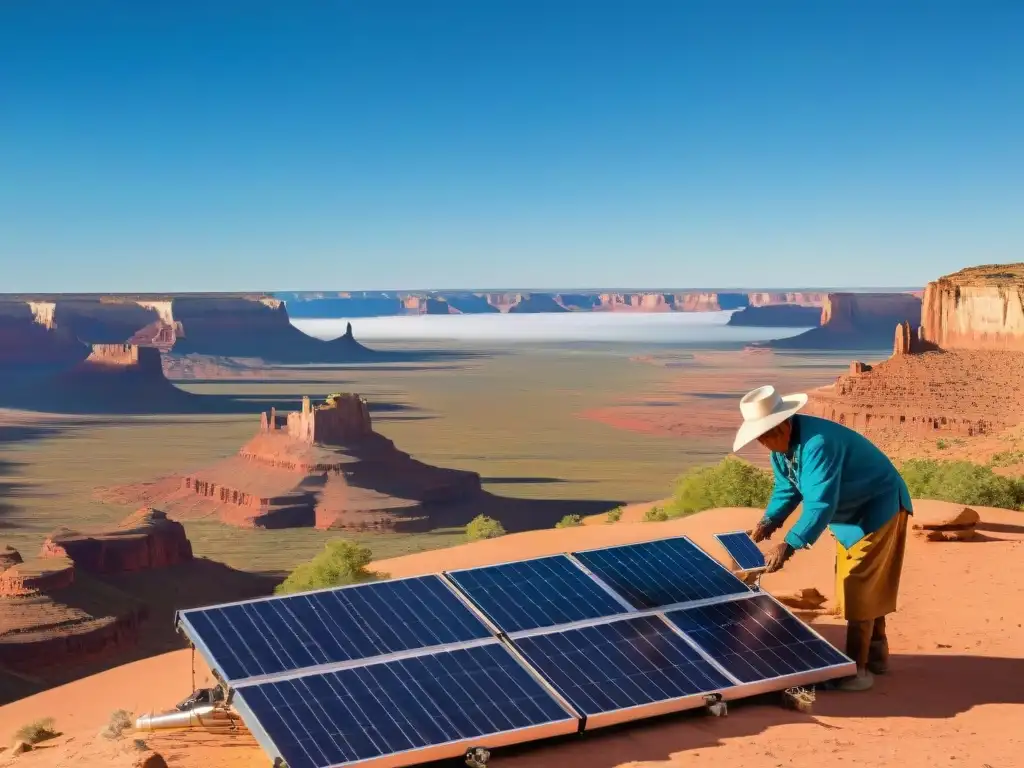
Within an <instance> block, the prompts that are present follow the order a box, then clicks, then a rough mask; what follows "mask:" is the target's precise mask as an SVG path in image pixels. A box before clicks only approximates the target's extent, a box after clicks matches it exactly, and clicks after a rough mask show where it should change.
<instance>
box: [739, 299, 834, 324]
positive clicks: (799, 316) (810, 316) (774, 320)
mask: <svg viewBox="0 0 1024 768" xmlns="http://www.w3.org/2000/svg"><path fill="white" fill-rule="evenodd" d="M820 323H821V309H820V308H819V307H809V306H801V305H797V304H766V305H762V306H749V307H746V308H744V309H741V310H739V311H738V312H733V314H732V317H730V318H729V325H739V326H748V327H757V328H816V327H818V325H819V324H820Z"/></svg>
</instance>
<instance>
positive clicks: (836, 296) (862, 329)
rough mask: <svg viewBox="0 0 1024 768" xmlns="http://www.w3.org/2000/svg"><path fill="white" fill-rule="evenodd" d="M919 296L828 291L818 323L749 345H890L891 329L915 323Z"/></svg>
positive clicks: (876, 347) (823, 347) (871, 347)
mask: <svg viewBox="0 0 1024 768" xmlns="http://www.w3.org/2000/svg"><path fill="white" fill-rule="evenodd" d="M920 316H921V300H920V299H918V298H917V297H916V296H913V295H911V294H909V293H830V294H828V296H827V297H826V299H825V302H824V304H823V305H822V308H821V326H820V327H818V328H812V329H811V330H809V331H807V332H805V333H801V334H799V335H798V336H792V337H790V338H787V339H775V340H773V341H770V342H766V343H764V344H758V345H752V346H763V347H770V348H773V349H821V350H828V349H863V350H883V349H891V348H892V343H893V329H894V328H895V327H896V326H897V325H899V324H900V323H904V322H909V323H912V324H913V325H915V326H916V325H917V323H918V320H919V318H920Z"/></svg>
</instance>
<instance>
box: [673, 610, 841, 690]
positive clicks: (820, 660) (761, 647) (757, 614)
mask: <svg viewBox="0 0 1024 768" xmlns="http://www.w3.org/2000/svg"><path fill="white" fill-rule="evenodd" d="M666 617H667V618H668V620H669V621H671V622H672V623H673V624H675V625H676V626H677V627H679V628H680V629H681V630H683V632H685V633H686V634H687V635H688V636H689V637H690V638H691V639H692V640H693V641H694V642H696V643H697V644H698V645H700V646H701V648H703V649H704V650H705V651H706V652H707V653H708V655H709V656H711V658H713V659H714V660H715V661H717V662H718V663H719V664H721V665H722V667H724V668H725V669H726V670H727V671H728V672H729V673H730V674H732V675H734V676H735V677H736V678H737V679H738V680H740V681H742V682H744V683H752V682H754V681H757V680H767V679H770V678H776V677H783V676H785V675H793V674H797V673H799V672H807V671H809V670H812V669H824V668H826V667H831V666H835V665H837V664H849V663H850V660H849V659H848V658H846V657H845V656H844V655H843V654H841V653H840V652H839V651H837V650H836V649H835V648H833V647H832V646H831V645H829V644H828V643H826V642H825V641H824V640H822V639H821V638H819V637H817V636H816V635H815V634H814V633H813V632H811V630H810V629H808V627H807V626H806V625H805V624H804V623H803V622H801V621H800V620H799V619H798V618H796V617H795V616H793V615H792V614H791V613H789V611H787V610H786V609H785V608H783V607H782V606H781V605H779V604H778V603H776V602H775V601H774V600H772V599H771V598H770V597H768V596H767V595H759V596H757V597H751V598H748V599H745V600H733V601H731V602H727V603H718V604H715V605H705V606H701V607H699V608H683V609H681V610H678V611H671V612H669V613H668V614H666Z"/></svg>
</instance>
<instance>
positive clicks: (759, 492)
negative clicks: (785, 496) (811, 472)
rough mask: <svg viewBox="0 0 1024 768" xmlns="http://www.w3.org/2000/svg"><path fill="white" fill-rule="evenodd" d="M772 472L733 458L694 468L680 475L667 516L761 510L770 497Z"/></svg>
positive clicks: (728, 457) (729, 457)
mask: <svg viewBox="0 0 1024 768" xmlns="http://www.w3.org/2000/svg"><path fill="white" fill-rule="evenodd" d="M773 482H774V481H773V478H772V473H771V472H768V471H766V470H763V469H758V468H757V467H755V466H754V465H753V464H750V463H748V462H746V461H743V460H742V459H738V458H736V457H735V456H727V457H726V458H724V459H722V460H721V461H720V462H718V463H717V464H714V465H711V466H706V467H697V468H695V469H691V470H690V471H689V472H687V473H686V474H684V475H682V476H681V477H680V478H679V479H678V480H676V483H675V492H674V493H673V495H672V501H671V502H670V503H669V505H668V508H667V510H666V513H667V515H668V516H669V517H680V516H682V515H692V514H693V513H694V512H702V511H703V510H705V509H714V508H716V507H760V508H762V509H763V508H764V507H766V506H767V505H768V500H769V499H770V498H771V496H772V484H773Z"/></svg>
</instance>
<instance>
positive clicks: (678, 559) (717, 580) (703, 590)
mask: <svg viewBox="0 0 1024 768" xmlns="http://www.w3.org/2000/svg"><path fill="white" fill-rule="evenodd" d="M573 555H574V556H575V557H576V559H577V560H579V561H580V562H581V563H583V564H584V565H585V566H586V567H587V568H588V569H590V571H591V572H593V573H594V574H596V575H597V577H598V578H600V579H602V580H603V581H604V582H606V583H607V584H608V585H610V586H611V587H612V588H613V589H614V590H615V591H616V592H618V593H619V594H620V595H622V596H623V597H625V598H626V599H627V600H628V601H629V602H630V603H631V604H632V605H634V606H635V607H637V608H660V607H664V606H668V605H675V604H676V603H687V602H690V601H693V600H704V599H707V598H711V597H723V596H725V595H735V594H741V593H744V592H749V591H750V590H748V589H747V587H746V586H745V585H744V584H743V582H742V581H740V580H739V579H737V578H736V577H735V576H734V575H733V574H731V573H729V571H728V570H726V569H725V568H723V567H722V566H721V565H720V564H719V563H718V562H716V561H715V560H714V558H712V557H711V556H710V555H708V554H707V553H705V552H704V551H702V550H701V549H700V548H699V547H698V546H697V545H696V544H694V543H693V542H692V541H690V540H689V539H686V538H682V537H679V538H674V539H660V540H658V541H648V542H645V543H643V544H628V545H625V546H621V547H607V548H605V549H591V550H588V551H586V552H574V553H573Z"/></svg>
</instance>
